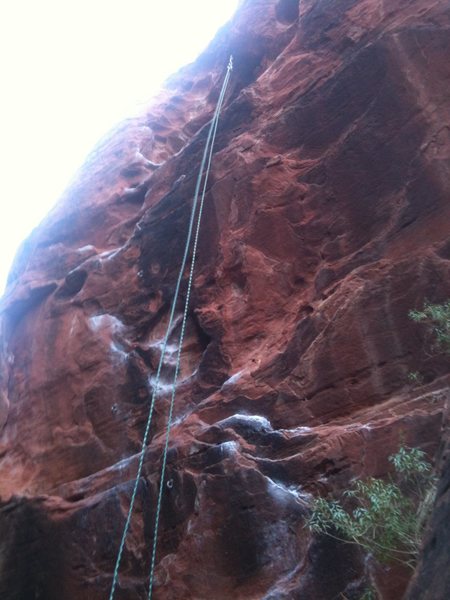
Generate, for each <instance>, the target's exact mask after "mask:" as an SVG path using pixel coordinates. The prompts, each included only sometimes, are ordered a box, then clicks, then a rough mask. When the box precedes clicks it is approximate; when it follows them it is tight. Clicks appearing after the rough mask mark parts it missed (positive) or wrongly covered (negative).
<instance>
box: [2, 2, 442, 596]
mask: <svg viewBox="0 0 450 600" xmlns="http://www.w3.org/2000/svg"><path fill="white" fill-rule="evenodd" d="M230 53H232V54H233V55H234V62H235V69H234V72H233V77H232V80H231V82H230V88H229V90H228V93H227V97H226V101H225V106H224V110H223V114H222V117H221V123H220V127H219V131H218V137H217V143H216V151H215V155H214V162H213V167H212V173H211V178H210V181H209V186H208V193H207V196H206V205H205V212H204V219H203V223H202V230H201V237H200V247H199V251H198V263H197V265H198V268H197V270H196V273H195V278H194V289H193V298H192V303H191V310H190V313H189V319H188V327H187V338H186V342H185V346H184V353H183V357H182V365H181V377H180V381H179V384H178V389H177V397H176V405H175V422H174V426H173V429H172V433H171V441H170V451H169V457H168V475H167V476H168V478H169V479H170V481H171V484H172V486H171V487H170V488H167V489H166V490H165V492H164V498H163V510H162V521H161V528H160V535H159V542H158V556H157V568H156V583H155V587H154V598H156V599H157V600H158V599H166V600H179V599H196V600H198V599H199V600H203V599H207V598H208V599H209V598H214V599H215V600H222V599H228V598H241V599H244V598H245V599H265V600H279V599H301V600H322V599H323V600H331V599H335V598H336V599H337V598H342V597H344V596H345V597H346V598H348V599H349V600H351V599H354V600H356V599H358V598H360V596H361V595H362V593H363V592H364V590H365V589H366V588H367V586H368V585H369V584H370V582H372V583H373V584H374V585H375V586H376V587H377V589H378V592H379V595H380V598H382V599H383V600H398V599H399V598H401V597H402V595H403V593H404V590H405V587H406V585H407V582H408V579H409V577H410V573H405V572H401V571H398V570H394V569H386V570H384V571H380V570H376V569H375V568H374V567H373V565H371V563H370V561H367V560H365V557H364V556H362V555H361V554H359V552H358V551H357V550H356V549H355V548H353V547H351V546H348V545H345V544H341V543H339V542H335V541H334V540H332V539H330V538H313V537H311V536H310V535H309V533H308V532H307V530H306V529H305V527H304V516H305V514H306V513H307V510H308V502H309V500H310V497H311V496H310V495H311V494H326V493H328V492H339V491H340V490H342V489H344V488H346V487H347V486H348V484H349V482H350V481H351V480H352V479H353V478H356V477H364V476H368V475H374V476H382V475H385V474H386V473H387V471H388V469H389V466H388V465H389V463H388V460H387V458H388V456H389V455H390V454H391V453H393V452H394V451H395V450H396V449H397V448H398V446H399V444H400V442H401V441H403V442H406V443H407V444H410V445H414V446H420V447H422V448H423V449H424V450H425V451H426V452H427V453H428V454H429V456H430V457H433V456H434V454H435V452H436V450H437V448H438V445H439V439H440V435H441V429H442V415H443V412H444V407H445V403H446V401H447V402H448V396H449V393H448V382H449V378H448V371H449V362H448V359H447V360H445V359H444V358H442V357H441V358H440V357H431V356H429V354H428V353H427V351H426V348H427V340H426V336H425V332H424V331H423V330H422V329H421V328H420V327H418V326H417V325H415V324H414V323H412V322H411V321H410V320H409V319H408V311H409V310H410V309H413V308H419V307H421V306H422V304H423V301H424V299H425V298H427V299H429V300H430V301H433V302H440V301H443V300H445V299H447V298H448V297H450V277H449V275H450V243H449V229H450V227H449V223H450V203H449V192H448V189H449V185H448V182H449V180H450V162H449V158H450V144H449V141H450V62H449V61H448V56H449V55H450V6H449V3H448V2H447V0H433V1H432V2H430V1H429V0H409V1H408V2H405V1H404V0H389V2H387V1H386V0H333V1H331V0H302V2H301V3H300V4H299V3H298V2H297V0H277V1H276V0H251V1H244V2H243V3H242V4H241V6H240V9H239V11H238V13H237V15H236V16H235V18H234V19H233V20H232V21H231V22H230V24H228V25H227V26H226V27H225V28H223V29H222V30H221V32H220V33H219V34H218V36H217V37H216V39H215V40H214V42H213V43H212V44H211V46H210V47H209V48H208V49H207V51H206V52H205V53H204V54H203V55H202V56H201V57H200V58H199V59H198V60H197V61H196V63H194V64H193V65H191V66H189V67H186V68H185V69H183V70H182V71H180V73H179V74H177V75H176V76H175V77H174V78H172V79H171V80H170V81H169V82H168V84H167V87H166V88H165V89H164V90H163V91H162V92H161V94H160V95H159V96H158V97H157V98H156V99H155V100H154V102H153V103H152V104H151V106H150V107H149V108H148V110H147V111H146V112H145V114H143V115H142V116H141V117H139V118H135V119H131V120H129V121H127V122H125V123H124V124H122V125H121V126H120V127H118V128H117V130H116V131H114V132H112V133H111V135H110V136H109V137H108V138H106V139H105V140H103V141H102V143H101V144H100V145H99V146H98V148H97V149H96V150H95V151H94V152H93V154H92V155H91V157H90V158H89V160H88V162H87V164H86V165H85V167H84V168H83V170H82V171H81V172H80V173H79V174H78V176H77V179H76V181H75V182H74V184H73V186H72V187H71V189H69V191H68V192H67V193H66V195H65V197H64V198H63V199H62V200H61V202H60V203H59V205H58V206H57V207H56V208H55V210H54V211H53V212H52V213H51V214H50V215H49V216H48V218H47V219H46V221H45V222H44V223H43V224H42V225H41V226H40V227H39V228H38V229H37V230H36V231H35V232H34V233H33V235H32V236H31V237H30V238H29V239H28V240H27V242H26V243H25V244H24V246H23V248H22V249H21V251H20V253H19V255H18V257H17V259H16V263H15V266H14V268H13V271H12V273H11V277H10V282H9V287H8V291H7V294H6V296H5V298H4V299H3V304H2V317H1V348H0V376H1V389H0V472H1V477H0V498H1V503H2V504H1V507H2V508H1V511H2V512H1V519H0V548H1V553H0V557H1V560H0V571H1V574H0V596H1V597H2V598H7V599H10V600H12V599H17V600H19V599H20V600H24V599H31V598H33V599H49V600H53V599H55V600H56V599H58V600H60V599H61V598H64V600H78V599H81V598H83V599H89V600H100V599H104V598H107V596H108V593H109V589H110V585H111V578H112V572H113V568H114V562H115V558H116V554H117V550H118V545H119V540H120V536H121V534H122V528H123V525H124V520H125V517H126V512H127V510H128V506H129V502H130V495H131V490H132V486H133V483H134V478H135V475H136V468H137V460H138V453H139V450H140V440H141V439H142V434H143V429H144V427H145V422H146V419H147V414H148V409H149V398H150V396H151V393H152V385H153V383H154V375H155V370H156V365H157V362H158V359H159V353H160V351H161V340H162V338H163V336H164V332H165V327H166V325H167V320H168V312H169V307H170V302H171V298H172V295H173V292H174V287H175V282H176V276H177V272H178V268H179V265H180V262H181V256H182V251H183V247H184V243H185V236H186V231H187V225H188V219H189V212H190V208H191V202H192V196H193V190H194V186H195V179H196V176H197V171H198V168H199V164H200V158H201V153H202V151H203V146H204V143H205V140H206V135H207V123H208V122H209V120H210V119H211V116H212V113H213V111H214V108H215V103H216V101H217V96H218V93H219V90H220V85H221V81H222V78H223V75H224V71H225V67H226V64H227V62H228V56H229V54H230ZM185 290H186V288H185V284H184V287H183V290H182V293H183V294H185ZM181 312H182V303H180V306H179V307H178V308H177V320H176V323H175V326H174V327H173V330H172V332H171V338H170V340H169V341H170V345H169V350H170V352H169V355H168V356H167V358H166V361H165V367H164V370H163V386H162V390H161V393H160V395H159V396H158V399H157V403H156V413H155V417H154V420H153V423H152V427H151V443H150V444H149V447H148V450H147V452H146V455H145V462H144V472H143V477H142V479H141V481H140V484H139V489H138V496H137V501H136V508H135V512H134V516H133V520H132V526H131V530H130V533H129V536H128V539H127V545H126V549H125V553H124V557H123V561H122V567H121V575H120V581H119V588H118V591H117V595H116V598H118V599H120V600H128V599H131V598H133V599H144V598H147V592H146V589H147V585H148V574H149V561H150V547H151V543H152V538H153V521H154V516H155V504H156V495H157V488H158V482H159V473H160V464H161V450H162V446H163V442H164V432H165V424H166V420H167V410H168V401H169V393H170V389H169V387H168V383H169V382H170V376H171V373H172V370H173V352H174V348H175V346H176V342H177V338H178V335H179V327H180V321H179V317H180V316H181ZM414 370H419V371H421V372H422V373H423V375H424V384H423V385H421V386H418V387H413V386H411V384H409V383H408V380H407V374H408V372H409V371H414ZM447 502H448V490H447ZM437 518H439V517H437ZM447 543H448V541H447ZM447 550H448V547H447ZM447 591H448V590H447ZM439 593H441V592H439ZM442 593H444V594H445V591H444V592H442ZM412 597H414V598H419V597H421V596H420V595H419V596H418V595H417V594H416V595H415V596H412ZM444 597H446V596H444V595H442V594H441V595H439V594H438V595H435V596H433V599H434V600H439V599H440V598H442V599H443V598H444Z"/></svg>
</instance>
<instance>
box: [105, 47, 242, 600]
mask: <svg viewBox="0 0 450 600" xmlns="http://www.w3.org/2000/svg"><path fill="white" fill-rule="evenodd" d="M231 69H232V57H230V62H229V63H228V68H227V74H226V76H225V80H224V83H223V85H222V90H221V93H220V96H219V101H218V103H217V106H216V110H215V112H214V116H213V119H212V121H211V125H210V128H209V131H208V136H207V139H206V144H205V150H204V153H203V157H202V162H201V165H200V170H199V175H198V178H197V183H196V186H195V192H194V199H193V202H192V209H191V215H190V220H189V227H188V234H187V237H186V244H185V249H184V254H183V259H182V262H181V266H180V270H179V273H178V278H177V283H176V286H175V292H174V296H173V300H172V306H171V310H170V316H169V322H168V324H167V330H166V334H165V336H164V342H163V347H162V350H161V356H160V359H159V363H158V368H157V371H156V377H155V382H154V385H153V391H152V398H151V403H150V410H149V415H148V418H147V423H146V426H145V430H144V436H143V439H142V448H141V451H140V455H139V462H138V469H137V474H136V479H135V482H134V486H133V492H132V494H131V499H130V506H129V509H128V514H127V518H126V521H125V525H124V529H123V533H122V538H121V541H120V545H119V551H118V554H117V559H116V563H115V566H114V572H113V580H112V584H111V591H110V594H109V600H114V594H115V590H116V587H117V582H118V577H119V568H120V563H121V560H122V555H123V550H124V547H125V541H126V537H127V534H128V530H129V528H130V523H131V517H132V514H133V508H134V504H135V501H136V495H137V490H138V486H139V481H140V478H141V475H142V469H143V465H144V458H145V450H146V446H147V441H148V436H149V432H150V426H151V422H152V417H153V412H154V408H155V401H156V397H157V393H158V388H159V381H160V376H161V370H162V366H163V363H164V357H165V354H166V350H167V344H168V340H169V336H170V333H171V329H172V324H173V320H174V316H175V310H176V305H177V301H178V296H179V293H180V286H181V281H182V279H183V273H184V270H185V268H186V263H187V259H188V256H189V247H190V243H191V239H192V232H193V228H194V220H195V213H196V210H197V204H198V197H199V193H200V186H201V179H202V174H203V170H204V168H205V164H206V162H207V160H208V166H207V174H206V177H205V184H204V188H203V192H202V196H201V205H200V210H199V217H201V212H202V211H203V200H204V195H205V189H206V181H207V177H208V174H209V169H210V165H211V158H212V146H213V143H214V141H213V140H214V138H215V135H216V131H217V123H218V117H219V113H220V109H221V107H222V103H223V99H224V96H225V91H226V87H227V85H228V81H229V78H230V72H231ZM211 141H212V142H211ZM208 150H210V151H209V155H208ZM199 225H200V222H199V220H198V221H197V228H196V232H195V240H196V241H195V243H194V248H195V249H196V247H197V240H198V230H199ZM192 262H193V263H195V254H194V256H193V259H192ZM192 274H193V267H192V264H191V272H190V278H189V284H188V295H187V297H186V301H188V297H189V295H190V286H191V285H192ZM183 325H185V324H183ZM182 335H183V337H184V327H183V326H182ZM180 342H181V343H182V337H181V335H180ZM181 343H180V347H179V349H178V355H177V362H178V363H179V352H180V348H181ZM178 370H179V364H178V366H177V368H176V377H175V378H174V385H175V382H176V378H177V377H178V372H177V371H178ZM174 390H175V388H174ZM174 390H173V391H172V398H173V400H172V399H171V406H170V409H169V421H168V431H170V425H169V424H170V423H171V419H172V412H173V401H174V398H175V396H174ZM167 446H168V441H167V444H166V449H165V454H164V456H163V467H164V472H165V465H166V460H167ZM163 477H164V474H163ZM162 483H163V481H161V486H160V487H161V489H162ZM159 496H162V492H161V491H160V494H159ZM160 509H161V500H160V498H159V497H158V509H157V521H155V535H154V541H153V552H152V562H151V564H152V567H151V575H150V581H151V583H150V588H149V598H151V590H152V584H153V572H154V564H155V556H156V541H157V526H158V524H159V513H160Z"/></svg>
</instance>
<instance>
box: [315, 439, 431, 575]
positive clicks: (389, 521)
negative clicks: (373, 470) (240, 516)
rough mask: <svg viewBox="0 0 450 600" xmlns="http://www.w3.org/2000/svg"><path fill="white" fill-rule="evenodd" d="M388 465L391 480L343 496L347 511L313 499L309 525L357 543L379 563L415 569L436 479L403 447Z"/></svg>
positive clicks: (370, 482) (420, 457) (414, 451)
mask: <svg viewBox="0 0 450 600" xmlns="http://www.w3.org/2000/svg"><path fill="white" fill-rule="evenodd" d="M389 460H390V461H391V462H392V463H393V465H394V468H395V478H390V479H389V480H387V481H384V480H382V479H377V478H374V477H370V478H368V479H366V480H364V481H362V480H359V481H356V482H355V484H354V485H353V487H352V489H350V490H347V491H345V492H344V494H343V497H344V499H345V501H346V502H345V504H346V507H345V508H344V506H343V505H342V504H341V503H340V502H338V501H337V500H326V499H325V498H317V499H315V500H314V501H313V503H312V507H311V514H310V516H309V518H308V522H307V526H308V527H309V529H310V530H311V531H312V532H315V533H323V534H327V535H330V536H331V537H334V538H337V539H339V540H341V541H344V542H349V543H353V544H357V545H358V546H360V547H361V548H362V549H364V550H365V551H366V552H368V553H370V554H371V555H372V556H373V557H374V558H375V559H376V560H378V561H379V562H382V563H391V562H400V563H402V564H405V565H407V566H409V567H411V568H414V565H415V562H416V559H417V554H418V551H419V547H420V542H421V539H422V534H423V530H424V527H425V523H426V519H427V517H428V515H429V512H430V510H431V507H432V503H433V500H434V496H435V489H436V480H435V478H434V476H433V475H432V471H431V465H430V464H429V463H428V462H427V461H426V460H425V454H424V453H423V452H422V450H419V449H418V448H405V447H401V448H400V450H399V451H398V452H397V454H394V455H393V456H391V457H390V458H389ZM347 505H350V506H351V507H350V508H347Z"/></svg>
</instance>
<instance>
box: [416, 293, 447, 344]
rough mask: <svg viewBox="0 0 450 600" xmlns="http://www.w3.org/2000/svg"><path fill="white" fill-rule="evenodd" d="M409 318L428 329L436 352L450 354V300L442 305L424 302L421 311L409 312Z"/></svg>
mask: <svg viewBox="0 0 450 600" xmlns="http://www.w3.org/2000/svg"><path fill="white" fill-rule="evenodd" d="M409 317H410V319H412V320H413V321H415V322H416V323H424V324H425V325H426V326H427V327H428V329H429V330H430V332H431V333H432V335H433V337H434V338H435V342H434V347H435V349H436V350H440V351H444V352H446V353H449V354H450V300H449V301H447V302H445V303H444V304H430V303H429V302H425V304H424V307H423V309H422V310H411V311H410V312H409Z"/></svg>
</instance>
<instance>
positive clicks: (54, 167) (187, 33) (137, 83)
mask: <svg viewBox="0 0 450 600" xmlns="http://www.w3.org/2000/svg"><path fill="white" fill-rule="evenodd" d="M237 4H238V0H168V1H167V0H166V1H164V0H158V1H155V0H0V177H1V178H0V185H1V187H0V295H1V294H2V292H3V288H4V285H5V283H6V277H7V273H8V270H9V267H10V265H11V262H12V259H13V257H14V254H15V252H16V250H17V247H18V245H19V244H20V242H21V241H22V240H23V239H24V238H25V237H26V236H27V235H28V234H29V232H30V231H31V230H32V228H33V227H35V226H36V225H37V224H38V223H39V221H40V220H41V219H42V218H43V217H44V216H45V214H46V213H47V212H48V210H49V209H50V208H51V207H52V205H53V204H54V203H55V201H56V200H57V199H58V197H59V196H60V195H61V193H62V191H63V190H64V188H65V187H66V186H67V184H68V182H69V181H70V179H71V178H72V176H73V175H74V173H75V171H76V170H77V169H78V167H79V166H80V165H81V163H82V162H83V160H84V158H85V157H86V155H87V154H88V153H89V151H90V150H91V149H92V147H93V146H94V144H95V143H96V142H97V140H98V139H99V138H100V137H101V136H102V135H103V134H104V133H106V131H108V129H110V128H111V127H112V126H113V125H114V124H115V123H116V122H117V121H120V120H121V119H122V118H125V117H126V116H128V115H131V114H133V113H134V112H135V111H136V107H137V106H138V105H139V104H141V103H143V102H145V101H147V100H148V99H149V98H150V97H151V96H152V95H153V94H154V93H156V92H157V91H158V88H159V87H160V86H161V83H162V82H163V81H164V79H166V78H167V77H168V76H169V75H170V74H171V73H173V72H175V71H176V70H178V69H179V68H180V67H181V66H183V65H184V64H186V63H189V62H191V61H192V60H194V59H195V57H196V56H197V55H198V54H199V53H200V52H201V50H203V48H204V47H205V46H206V45H207V43H208V42H209V40H210V39H212V38H213V36H214V34H215V32H216V31H217V29H218V28H219V27H220V26H221V25H222V24H223V23H224V22H226V21H227V20H228V19H229V18H230V17H231V15H232V14H233V12H234V10H235V9H236V7H237Z"/></svg>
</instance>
